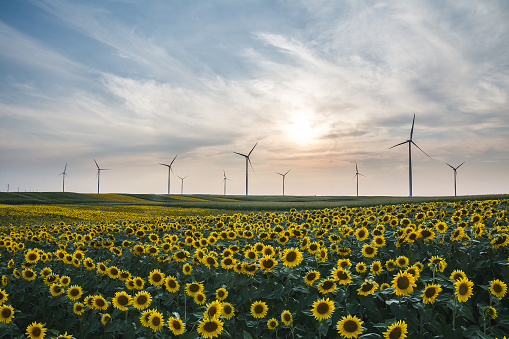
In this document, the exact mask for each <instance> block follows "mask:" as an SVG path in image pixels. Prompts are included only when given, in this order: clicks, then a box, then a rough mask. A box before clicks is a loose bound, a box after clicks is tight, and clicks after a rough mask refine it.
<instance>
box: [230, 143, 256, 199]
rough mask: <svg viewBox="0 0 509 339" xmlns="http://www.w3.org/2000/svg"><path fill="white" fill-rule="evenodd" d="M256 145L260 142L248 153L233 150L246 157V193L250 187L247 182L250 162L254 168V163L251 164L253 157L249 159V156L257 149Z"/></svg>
mask: <svg viewBox="0 0 509 339" xmlns="http://www.w3.org/2000/svg"><path fill="white" fill-rule="evenodd" d="M256 145H258V142H257V143H256V144H255V145H254V146H253V148H251V151H250V152H249V153H248V154H247V155H245V154H242V153H238V152H233V153H235V154H238V155H242V156H243V157H244V158H246V195H247V188H248V184H247V182H248V175H247V174H248V163H249V165H251V169H253V165H252V164H251V159H249V156H250V155H251V153H252V152H253V150H254V149H255V147H256ZM253 172H254V169H253Z"/></svg>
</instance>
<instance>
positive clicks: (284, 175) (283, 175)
mask: <svg viewBox="0 0 509 339" xmlns="http://www.w3.org/2000/svg"><path fill="white" fill-rule="evenodd" d="M290 171H291V169H289V170H288V171H287V172H286V173H285V174H281V173H279V172H276V173H277V174H279V175H280V176H282V177H283V195H285V177H286V175H287V174H288V172H290Z"/></svg>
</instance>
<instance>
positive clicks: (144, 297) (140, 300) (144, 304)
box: [123, 291, 152, 311]
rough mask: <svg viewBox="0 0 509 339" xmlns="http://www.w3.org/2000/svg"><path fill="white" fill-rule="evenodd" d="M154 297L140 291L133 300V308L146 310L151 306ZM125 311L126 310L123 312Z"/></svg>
mask: <svg viewBox="0 0 509 339" xmlns="http://www.w3.org/2000/svg"><path fill="white" fill-rule="evenodd" d="M151 302H152V296H151V295H150V293H149V292H146V291H139V292H138V293H136V295H135V296H134V298H133V300H132V304H133V306H134V307H135V308H136V309H138V310H144V309H146V308H148V307H149V306H150V303H151ZM123 311H124V310H123Z"/></svg>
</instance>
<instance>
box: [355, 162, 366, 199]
mask: <svg viewBox="0 0 509 339" xmlns="http://www.w3.org/2000/svg"><path fill="white" fill-rule="evenodd" d="M359 175H362V176H363V177H365V175H364V174H360V173H359V168H358V167H357V162H355V175H354V176H353V177H354V178H355V177H357V196H359ZM352 179H353V178H352Z"/></svg>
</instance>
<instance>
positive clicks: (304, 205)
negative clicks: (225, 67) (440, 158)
mask: <svg viewBox="0 0 509 339" xmlns="http://www.w3.org/2000/svg"><path fill="white" fill-rule="evenodd" d="M507 198H509V194H499V195H475V196H459V197H444V196H439V197H413V198H409V197H395V196H361V197H354V196H270V195H251V196H244V195H227V196H224V195H208V194H194V195H188V194H184V195H180V194H179V195H174V194H172V195H165V194H164V195H163V194H82V193H70V192H69V193H61V192H24V193H21V192H12V193H6V192H0V204H6V205H27V204H30V205H54V204H66V205H69V204H79V205H93V206H108V205H152V206H168V207H180V208H206V209H214V210H217V212H218V214H219V213H226V212H238V211H244V212H251V211H287V210H290V209H292V208H295V209H298V210H315V209H323V208H333V207H338V206H348V207H368V206H380V205H389V204H404V203H421V202H438V201H466V200H491V199H507Z"/></svg>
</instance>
